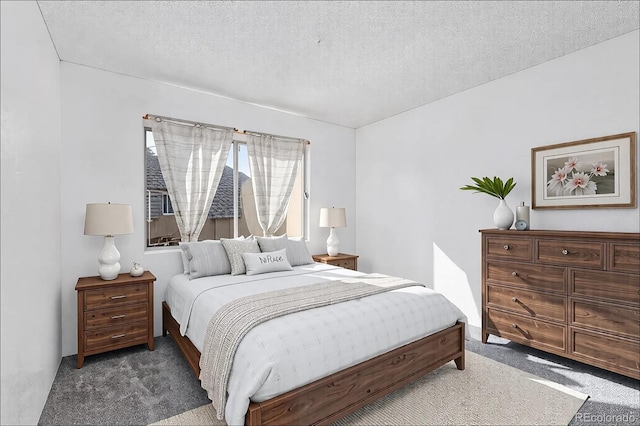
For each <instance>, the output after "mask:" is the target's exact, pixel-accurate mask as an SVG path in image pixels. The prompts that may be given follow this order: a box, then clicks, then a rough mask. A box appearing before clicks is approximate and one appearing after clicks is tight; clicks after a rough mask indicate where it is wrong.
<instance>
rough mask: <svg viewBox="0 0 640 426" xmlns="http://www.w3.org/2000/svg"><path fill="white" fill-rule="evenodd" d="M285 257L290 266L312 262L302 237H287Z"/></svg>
mask: <svg viewBox="0 0 640 426" xmlns="http://www.w3.org/2000/svg"><path fill="white" fill-rule="evenodd" d="M287 258H288V259H289V263H290V264H291V266H299V265H308V264H310V263H313V258H312V257H311V254H310V253H309V249H308V248H307V243H306V242H305V240H304V238H303V237H300V238H289V239H288V240H287Z"/></svg>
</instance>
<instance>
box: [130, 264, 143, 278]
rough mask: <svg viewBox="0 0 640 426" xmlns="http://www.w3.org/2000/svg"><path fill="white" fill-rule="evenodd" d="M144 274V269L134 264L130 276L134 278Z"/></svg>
mask: <svg viewBox="0 0 640 426" xmlns="http://www.w3.org/2000/svg"><path fill="white" fill-rule="evenodd" d="M142 274H144V268H143V267H142V266H141V265H140V264H139V263H138V262H133V266H132V267H131V270H130V271H129V275H131V276H132V277H141V276H142Z"/></svg>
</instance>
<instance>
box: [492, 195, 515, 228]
mask: <svg viewBox="0 0 640 426" xmlns="http://www.w3.org/2000/svg"><path fill="white" fill-rule="evenodd" d="M493 223H494V224H495V225H496V227H497V228H498V229H509V228H511V225H513V211H512V210H511V209H510V208H509V206H508V205H507V202H506V201H505V200H502V199H501V200H500V204H498V208H497V209H496V211H494V212H493Z"/></svg>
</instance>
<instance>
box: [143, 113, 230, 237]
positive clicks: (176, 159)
mask: <svg viewBox="0 0 640 426" xmlns="http://www.w3.org/2000/svg"><path fill="white" fill-rule="evenodd" d="M151 131H152V133H153V139H154V141H155V143H156V150H157V154H158V162H159V163H160V168H161V170H162V177H163V178H164V182H165V184H166V185H167V191H168V192H169V198H170V199H171V205H172V206H173V212H174V214H175V217H176V223H177V224H178V229H179V230H180V236H181V238H182V241H198V236H199V235H200V231H202V228H203V227H204V224H205V221H206V220H207V215H208V213H209V209H210V207H211V203H212V202H213V197H214V196H215V194H216V189H217V188H218V184H219V183H220V178H221V177H222V172H223V170H224V166H225V164H226V162H227V157H228V155H229V148H230V147H231V144H232V142H233V130H232V129H219V128H215V127H208V126H203V125H199V124H196V125H194V124H180V123H175V122H172V121H167V120H162V121H156V120H153V121H151Z"/></svg>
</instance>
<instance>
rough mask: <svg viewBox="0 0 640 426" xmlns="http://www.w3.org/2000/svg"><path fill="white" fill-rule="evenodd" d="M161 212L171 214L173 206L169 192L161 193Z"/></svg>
mask: <svg viewBox="0 0 640 426" xmlns="http://www.w3.org/2000/svg"><path fill="white" fill-rule="evenodd" d="M162 214H173V206H172V205H171V198H169V193H166V194H162Z"/></svg>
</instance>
